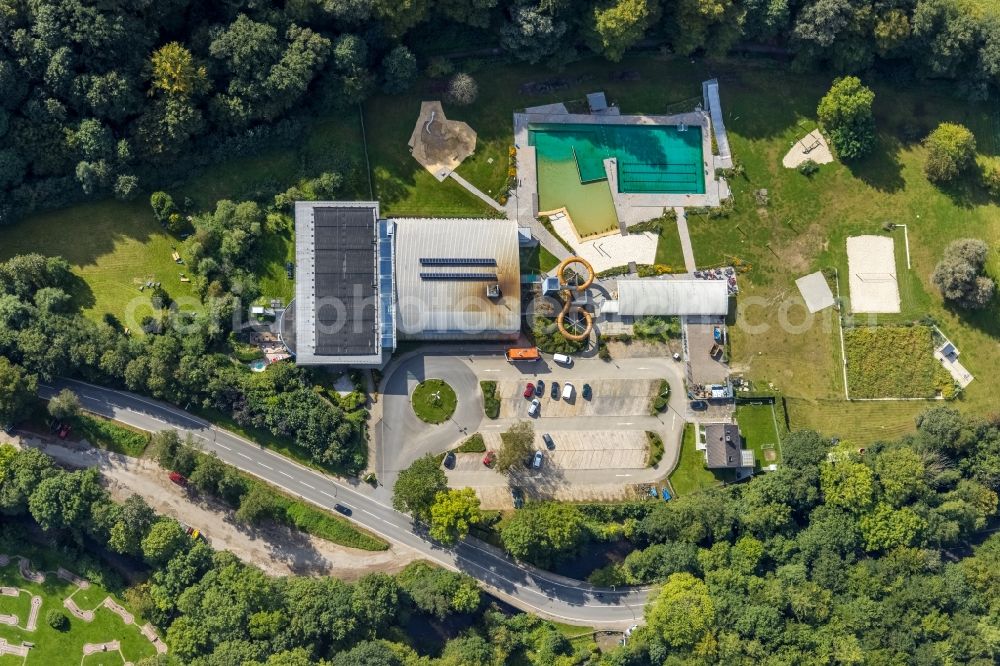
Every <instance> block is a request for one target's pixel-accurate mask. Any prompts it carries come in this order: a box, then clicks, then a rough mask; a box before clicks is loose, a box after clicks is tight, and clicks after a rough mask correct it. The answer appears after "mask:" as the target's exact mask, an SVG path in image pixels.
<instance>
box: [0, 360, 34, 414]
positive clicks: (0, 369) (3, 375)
mask: <svg viewBox="0 0 1000 666" xmlns="http://www.w3.org/2000/svg"><path fill="white" fill-rule="evenodd" d="M37 390H38V378H37V377H36V376H35V375H32V374H29V373H27V372H25V371H24V368H21V367H20V366H17V365H14V364H13V363H11V362H10V361H9V360H8V359H7V358H6V357H5V356H0V426H5V425H8V424H13V423H17V422H18V421H20V420H21V419H23V418H25V417H26V416H28V414H29V413H30V412H31V407H32V405H33V404H34V401H35V392H36V391H37Z"/></svg>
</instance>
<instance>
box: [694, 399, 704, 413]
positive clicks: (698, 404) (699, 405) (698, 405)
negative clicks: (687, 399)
mask: <svg viewBox="0 0 1000 666" xmlns="http://www.w3.org/2000/svg"><path fill="white" fill-rule="evenodd" d="M691 409H693V410H694V411H696V412H703V411H705V410H706V409H708V403H707V402H705V401H704V400H692V401H691Z"/></svg>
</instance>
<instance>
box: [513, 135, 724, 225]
mask: <svg viewBox="0 0 1000 666" xmlns="http://www.w3.org/2000/svg"><path fill="white" fill-rule="evenodd" d="M528 143H529V144H530V145H532V146H535V159H536V169H537V172H538V206H539V210H552V209H555V208H560V207H562V206H565V207H566V209H567V210H569V214H570V217H572V218H573V224H574V225H575V226H576V228H577V232H578V233H579V234H580V235H581V236H589V235H592V234H598V233H603V232H605V231H609V230H611V229H614V228H616V227H617V226H618V218H617V216H616V215H615V209H614V202H613V201H612V199H611V190H610V186H609V184H608V181H607V179H606V174H605V171H604V160H605V159H607V158H609V157H614V158H617V162H618V187H619V190H620V191H621V192H623V193H643V194H703V193H704V192H705V172H704V165H703V160H702V143H701V128H700V127H691V128H690V129H688V130H687V131H680V130H679V129H678V128H677V127H674V126H649V125H573V124H536V125H532V126H530V127H529V128H528Z"/></svg>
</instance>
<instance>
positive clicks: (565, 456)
mask: <svg viewBox="0 0 1000 666" xmlns="http://www.w3.org/2000/svg"><path fill="white" fill-rule="evenodd" d="M545 432H546V431H545V430H543V429H540V428H536V430H535V447H534V448H535V449H536V450H538V451H544V452H545V462H544V463H543V464H544V465H546V466H552V467H557V468H559V469H634V468H643V467H645V466H646V433H645V432H644V431H642V430H607V431H593V430H586V431H572V432H567V431H562V432H558V431H551V432H549V435H551V436H552V441H553V442H554V444H555V448H553V449H551V450H550V449H548V448H546V446H545V443H544V442H543V441H542V435H543V434H544V433H545ZM483 441H484V442H485V443H486V448H487V449H489V450H493V451H496V450H497V449H499V448H500V433H499V432H484V433H483ZM455 469H456V470H465V471H478V470H480V469H486V468H485V466H484V465H483V454H482V453H476V454H472V453H465V454H459V455H458V458H457V460H456V461H455Z"/></svg>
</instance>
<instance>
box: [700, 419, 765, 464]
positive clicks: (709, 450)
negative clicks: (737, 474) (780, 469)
mask: <svg viewBox="0 0 1000 666" xmlns="http://www.w3.org/2000/svg"><path fill="white" fill-rule="evenodd" d="M754 464H755V463H754V456H753V451H749V450H744V449H743V437H742V435H740V429H739V426H737V425H735V424H732V423H709V424H708V425H706V426H705V466H706V467H708V468H709V469H735V470H738V469H742V468H749V469H751V470H752V469H753V468H754Z"/></svg>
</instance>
